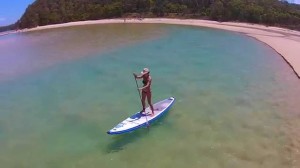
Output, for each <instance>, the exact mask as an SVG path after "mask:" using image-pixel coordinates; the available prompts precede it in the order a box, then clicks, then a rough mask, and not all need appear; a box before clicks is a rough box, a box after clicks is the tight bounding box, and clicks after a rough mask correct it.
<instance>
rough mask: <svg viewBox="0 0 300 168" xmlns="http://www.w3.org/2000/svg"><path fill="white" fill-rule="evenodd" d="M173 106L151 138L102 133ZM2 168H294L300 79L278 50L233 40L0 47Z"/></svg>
mask: <svg viewBox="0 0 300 168" xmlns="http://www.w3.org/2000/svg"><path fill="white" fill-rule="evenodd" d="M143 67H149V68H150V70H151V75H152V78H153V96H154V97H153V101H154V102H156V101H159V100H161V99H164V98H167V97H169V96H174V97H176V98H177V100H176V103H175V104H174V106H173V108H172V109H171V111H169V113H168V114H167V115H166V116H165V117H164V118H162V119H160V120H159V121H158V122H156V123H155V124H153V125H152V126H151V127H150V129H146V128H142V129H140V130H138V131H136V132H133V133H130V134H125V135H119V136H109V135H107V134H106V131H107V130H109V129H111V128H112V127H113V126H114V125H115V124H117V123H118V122H120V121H121V120H123V119H125V118H126V117H128V116H130V115H131V114H132V113H134V112H136V111H138V110H140V104H139V97H138V93H137V91H136V86H135V81H134V79H133V76H132V72H139V71H140V70H141V69H142V68H143ZM0 70H1V71H0V72H1V75H0V76H1V77H0V81H1V82H0V149H1V150H0V163H1V167H5V168H12V167H26V168H27V167H28V168H41V167H45V168H50V167H51V168H52V167H53V168H64V167H66V168H67V167H68V168H69V167H84V168H92V167H105V168H110V167H113V168H114V167H128V168H135V167H144V168H147V167H149V168H153V167H174V168H176V167H178V168H179V167H180V168H181V167H195V168H196V167H197V168H198V167H205V168H234V167H237V168H238V167H239V168H240V167H243V168H260V167H261V168H291V167H298V166H299V165H300V164H299V162H300V161H299V158H300V154H299V150H300V148H299V146H300V142H299V141H300V140H299V137H300V135H299V132H300V130H299V128H300V125H299V123H300V113H299V107H300V104H299V102H300V86H299V79H297V78H296V76H295V75H294V74H293V71H292V70H291V69H290V68H289V66H288V65H287V64H286V63H285V62H284V61H283V59H282V58H281V57H280V56H279V55H278V54H277V53H276V52H275V51H273V50H272V49H270V48H269V47H267V46H265V45H264V44H262V43H260V42H257V41H256V40H254V39H252V38H248V37H246V36H244V35H240V34H237V33H231V32H226V31H220V30H214V29H206V28H198V27H189V26H170V25H153V24H146V25H134V24H132V25H131V24H130V25H128V24H119V25H92V26H79V27H72V28H60V29H52V30H44V31H38V32H32V33H24V34H16V35H10V36H3V37H0Z"/></svg>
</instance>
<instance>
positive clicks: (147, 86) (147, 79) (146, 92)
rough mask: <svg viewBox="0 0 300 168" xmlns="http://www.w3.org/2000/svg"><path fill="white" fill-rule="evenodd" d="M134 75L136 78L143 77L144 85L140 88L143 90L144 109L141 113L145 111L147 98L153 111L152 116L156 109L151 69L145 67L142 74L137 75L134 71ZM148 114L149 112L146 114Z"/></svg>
mask: <svg viewBox="0 0 300 168" xmlns="http://www.w3.org/2000/svg"><path fill="white" fill-rule="evenodd" d="M133 75H134V77H135V78H136V79H143V87H141V88H138V89H139V90H140V91H141V92H142V106H143V109H142V111H141V113H143V112H145V100H146V98H147V100H148V104H149V106H150V109H151V111H152V114H151V115H152V116H153V115H154V110H153V105H152V101H151V97H152V94H151V82H152V79H151V76H150V71H149V69H148V68H144V69H143V71H142V72H141V74H140V75H137V74H135V73H133ZM146 115H147V114H146Z"/></svg>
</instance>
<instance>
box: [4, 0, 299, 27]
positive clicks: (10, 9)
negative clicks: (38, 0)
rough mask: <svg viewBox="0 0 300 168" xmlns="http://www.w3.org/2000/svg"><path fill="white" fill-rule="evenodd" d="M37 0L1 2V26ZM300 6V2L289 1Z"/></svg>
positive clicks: (21, 13) (7, 23) (16, 18)
mask: <svg viewBox="0 0 300 168" xmlns="http://www.w3.org/2000/svg"><path fill="white" fill-rule="evenodd" d="M34 1H35V0H0V26H6V25H9V24H12V23H15V22H16V21H17V20H18V19H20V17H21V16H22V15H23V13H24V12H25V10H26V8H27V6H28V5H29V4H31V3H33V2H34ZM288 1H289V2H292V1H294V3H297V4H300V0H288Z"/></svg>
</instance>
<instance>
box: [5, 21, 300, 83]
mask: <svg viewBox="0 0 300 168" xmlns="http://www.w3.org/2000/svg"><path fill="white" fill-rule="evenodd" d="M115 23H119V24H120V23H123V24H124V23H126V24H127V23H144V24H147V23H149V24H174V25H189V26H199V27H207V28H214V29H222V30H227V31H233V32H238V33H243V34H245V35H247V36H249V37H253V38H255V39H256V40H258V41H261V42H263V43H264V44H267V45H268V46H270V47H271V48H272V49H274V50H275V51H276V52H277V53H278V54H279V55H280V56H281V57H282V58H283V59H284V61H285V62H287V63H288V65H289V66H290V67H291V68H292V69H293V71H294V73H295V74H296V76H297V77H298V78H299V79H300V32H299V31H295V30H290V29H285V28H279V27H271V26H270V27H267V26H263V25H258V24H250V23H236V22H217V21H209V20H197V19H167V18H144V19H131V18H126V19H125V18H119V19H103V20H92V21H78V22H69V23H62V24H54V25H47V26H40V27H36V28H31V29H23V30H18V31H13V32H7V33H5V34H2V35H8V34H14V33H23V32H31V31H38V30H46V29H53V28H61V27H70V26H80V25H93V24H115ZM0 35H1V34H0Z"/></svg>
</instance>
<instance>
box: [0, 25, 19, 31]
mask: <svg viewBox="0 0 300 168" xmlns="http://www.w3.org/2000/svg"><path fill="white" fill-rule="evenodd" d="M15 27H16V24H11V25H8V26H2V27H0V32H5V31H10V30H13V29H15Z"/></svg>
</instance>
